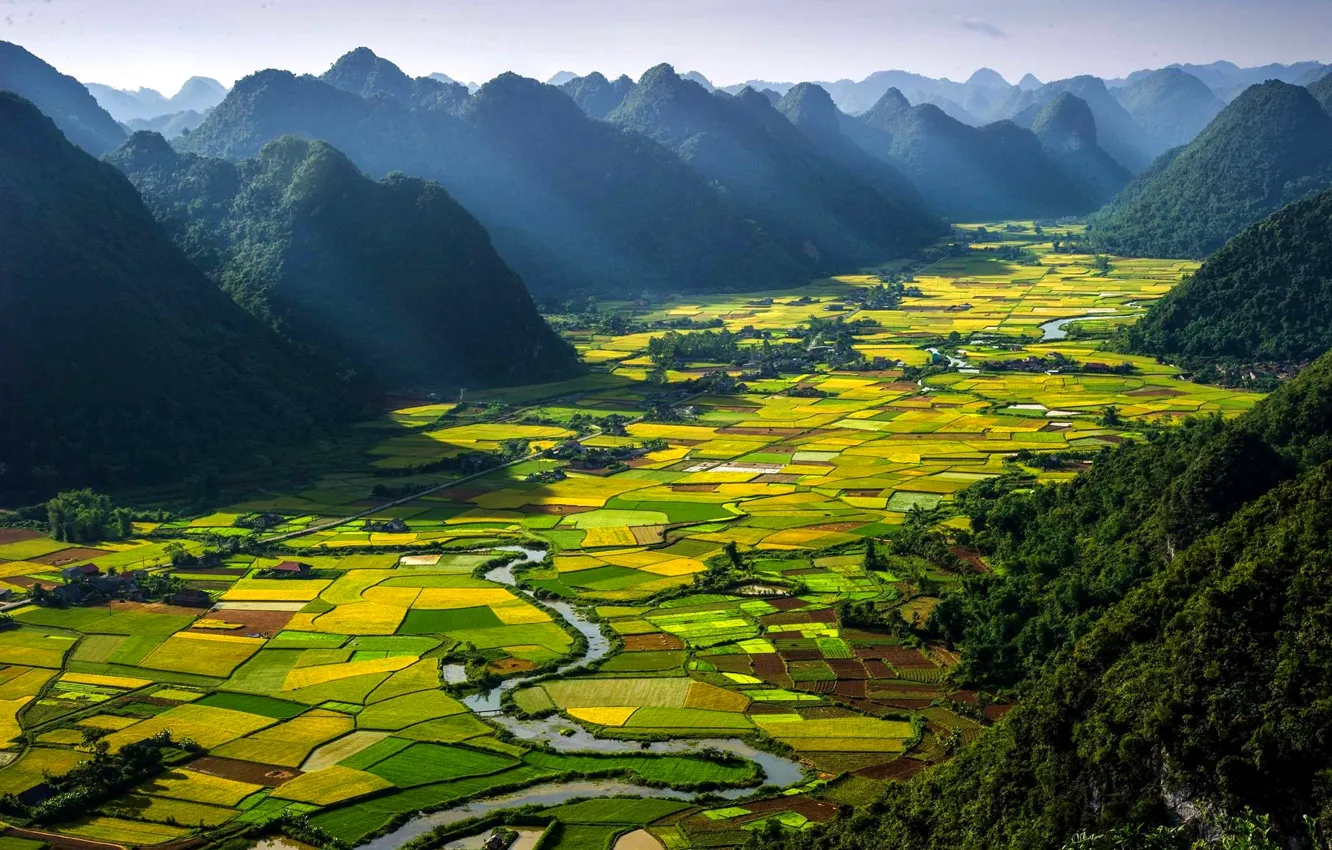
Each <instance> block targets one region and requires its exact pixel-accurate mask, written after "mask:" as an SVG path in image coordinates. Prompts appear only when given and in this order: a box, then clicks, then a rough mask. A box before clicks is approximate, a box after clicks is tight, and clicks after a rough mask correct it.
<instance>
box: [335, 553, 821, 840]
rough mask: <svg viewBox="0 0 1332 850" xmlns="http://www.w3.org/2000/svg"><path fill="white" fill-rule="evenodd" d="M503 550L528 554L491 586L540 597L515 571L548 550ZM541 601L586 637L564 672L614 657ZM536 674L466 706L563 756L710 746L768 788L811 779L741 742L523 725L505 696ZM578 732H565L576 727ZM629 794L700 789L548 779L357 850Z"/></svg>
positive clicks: (678, 795) (554, 721) (597, 633)
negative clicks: (742, 762)
mask: <svg viewBox="0 0 1332 850" xmlns="http://www.w3.org/2000/svg"><path fill="white" fill-rule="evenodd" d="M497 551H502V552H515V553H517V554H518V555H520V556H521V557H519V558H518V559H517V560H515V561H510V562H509V563H507V564H505V565H504V566H501V567H496V568H494V569H492V570H490V571H488V572H487V573H486V574H485V575H484V576H483V577H484V578H485V579H486V580H487V581H493V582H496V583H497V584H503V585H506V586H508V587H511V588H513V589H514V590H515V591H516V592H518V593H521V594H523V595H525V596H527V597H529V598H535V597H534V596H533V594H531V593H529V592H528V591H526V590H523V589H522V588H520V587H518V581H517V579H516V578H514V574H513V572H514V569H515V568H516V567H519V566H521V565H523V564H534V563H540V562H541V561H542V560H544V559H545V557H546V553H545V551H544V550H542V549H530V548H527V547H522V546H501V547H497ZM541 604H543V605H545V606H546V607H548V608H550V609H551V610H553V611H555V612H556V613H558V614H559V615H560V616H561V617H563V618H564V619H565V621H567V622H568V623H569V625H571V626H573V627H574V628H575V629H577V630H578V631H579V633H581V634H582V635H583V636H584V637H585V638H587V651H586V652H585V653H584V654H583V655H582V656H581V657H580V658H577V659H574V660H573V661H570V662H569V663H567V664H565V665H563V666H561V667H560V668H559V672H560V673H567V672H570V671H573V670H577V669H579V668H580V667H583V666H586V665H587V664H590V663H591V662H593V661H597V660H600V659H602V658H605V657H606V656H607V655H609V654H610V651H611V644H610V641H609V640H607V639H606V636H605V635H604V634H602V633H601V627H600V626H598V625H597V624H596V623H594V622H592V621H591V620H589V619H587V618H586V617H584V616H583V615H582V613H580V612H579V610H578V609H577V608H575V607H574V606H573V605H571V604H569V603H568V602H564V601H562V600H547V599H543V600H541ZM533 678H536V677H535V676H523V677H518V678H513V679H506V680H505V681H504V682H503V683H502V684H501V685H500V686H499V687H498V688H495V689H494V690H492V691H490V692H488V693H479V694H472V695H471V696H468V697H464V698H463V700H462V702H463V703H464V704H465V705H466V706H467V707H468V708H470V709H471V710H472V711H474V712H476V713H478V714H482V715H484V716H485V717H486V719H487V720H489V721H490V722H492V723H494V724H496V725H498V726H501V727H503V728H505V729H507V730H509V731H510V732H512V733H513V735H514V737H516V738H518V739H519V740H522V741H533V742H538V743H542V744H545V745H546V746H548V747H550V748H551V749H553V750H556V751H558V752H597V753H644V752H650V753H690V752H697V751H699V750H702V749H704V748H712V749H717V750H723V751H725V752H728V753H734V754H735V755H738V756H741V757H743V758H747V759H749V760H750V761H752V762H755V763H756V764H758V765H759V766H760V767H762V768H763V772H764V776H765V777H766V778H765V780H764V781H765V783H766V784H768V785H774V786H777V787H780V788H785V787H787V786H789V785H794V784H796V783H797V782H799V781H801V779H802V778H803V777H804V770H803V769H802V768H801V766H800V763H799V762H796V761H793V760H791V759H788V758H783V757H782V756H777V755H773V754H772V753H767V752H764V751H763V750H760V749H757V748H756V747H754V746H752V745H750V744H748V743H746V742H745V741H743V740H741V739H739V738H705V739H697V740H676V741H653V742H652V743H651V744H649V745H648V746H646V747H644V746H643V745H642V743H641V742H638V741H619V740H615V739H612V738H598V737H596V736H595V735H593V734H592V733H590V732H588V731H587V730H586V729H585V728H583V727H582V726H580V725H578V724H575V723H572V722H570V721H569V720H566V719H565V718H563V717H560V716H559V715H555V716H552V717H546V718H542V719H540V720H521V719H519V718H517V717H511V716H509V715H506V714H503V713H501V712H500V697H501V695H502V694H503V693H504V692H505V691H511V690H513V689H514V688H518V687H522V686H523V685H525V684H527V683H528V682H529V681H531V680H532V679H533ZM571 729H572V730H573V734H566V733H567V732H568V731H569V730H571ZM753 791H754V789H753V788H727V789H725V790H723V791H718V792H713V793H714V794H717V795H718V796H721V797H724V798H726V799H732V800H733V799H737V798H739V797H743V796H745V795H747V794H751V793H753ZM616 795H626V796H635V797H659V798H665V799H671V800H691V799H693V798H694V797H695V796H696V795H695V794H694V793H693V792H686V791H676V790H674V789H671V788H649V787H647V786H645V785H635V784H633V783H632V782H625V781H622V780H617V779H603V780H577V781H572V782H543V783H541V784H539V785H533V786H532V787H530V788H525V789H522V790H520V791H514V792H511V793H507V794H500V795H496V796H494V797H482V798H480V799H477V800H473V801H472V802H470V803H464V804H462V805H460V806H455V807H454V808H451V809H445V810H444V811H440V812H435V813H433V814H428V815H419V816H417V817H415V818H412V819H411V820H410V821H408V822H407V823H405V824H403V825H402V826H400V827H398V828H397V829H396V830H394V831H393V832H391V833H389V834H387V835H383V836H380V837H379V838H376V839H373V840H371V841H368V842H366V843H365V844H362V845H361V846H360V848H358V850H395V848H398V847H401V846H402V845H403V844H405V843H406V842H408V841H410V840H412V839H413V838H417V837H419V836H421V835H424V834H425V833H427V832H429V831H430V830H432V829H434V828H436V827H439V826H447V825H449V824H454V823H458V822H459V821H462V820H466V819H468V818H473V817H477V816H479V815H486V814H490V813H492V812H498V811H501V810H503V809H512V808H517V807H519V806H526V805H539V806H553V805H558V804H560V803H564V802H567V801H569V800H572V799H574V798H576V797H611V796H616Z"/></svg>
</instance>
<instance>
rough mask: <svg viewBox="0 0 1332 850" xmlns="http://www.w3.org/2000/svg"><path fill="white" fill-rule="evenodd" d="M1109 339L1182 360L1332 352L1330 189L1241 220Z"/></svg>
mask: <svg viewBox="0 0 1332 850" xmlns="http://www.w3.org/2000/svg"><path fill="white" fill-rule="evenodd" d="M1116 343H1117V345H1118V346H1119V347H1121V348H1125V349H1127V350H1130V351H1137V352H1141V353H1145V354H1156V355H1159V356H1162V357H1170V358H1172V359H1176V360H1178V361H1179V362H1182V363H1183V364H1184V365H1185V366H1186V367H1188V368H1199V367H1202V366H1203V365H1205V364H1208V363H1211V362H1213V361H1217V360H1221V361H1231V362H1238V363H1250V362H1253V361H1274V362H1277V363H1298V362H1301V361H1304V360H1310V359H1313V358H1315V357H1317V356H1318V355H1319V354H1321V353H1322V352H1324V351H1328V350H1332V190H1328V191H1323V192H1320V193H1319V194H1317V195H1314V196H1313V197H1311V198H1306V199H1305V200H1303V201H1298V202H1296V203H1294V204H1291V205H1290V206H1288V207H1285V208H1284V209H1282V210H1280V211H1279V212H1277V213H1275V214H1273V215H1271V216H1270V217H1268V218H1266V219H1264V220H1263V221H1260V222H1258V223H1257V224H1254V225H1252V226H1250V227H1248V228H1246V229H1245V230H1244V232H1242V233H1241V234H1239V235H1238V236H1236V237H1235V238H1234V239H1231V240H1230V241H1229V242H1227V243H1226V245H1225V247H1223V248H1222V249H1221V250H1220V251H1217V252H1216V253H1215V254H1213V255H1212V256H1211V257H1210V258H1208V260H1207V262H1206V263H1204V264H1203V266H1202V268H1201V269H1199V270H1198V271H1197V272H1196V273H1195V274H1194V275H1193V276H1192V277H1191V278H1189V279H1188V280H1186V281H1184V282H1183V283H1182V284H1180V285H1179V286H1177V287H1176V288H1174V289H1172V290H1171V291H1170V292H1169V293H1167V294H1166V296H1165V297H1164V298H1162V299H1161V300H1160V301H1158V302H1156V303H1155V304H1153V305H1152V306H1151V309H1149V310H1148V311H1147V315H1146V316H1144V317H1143V318H1142V320H1141V321H1139V322H1138V323H1136V324H1134V325H1132V326H1130V327H1127V328H1125V329H1123V330H1122V331H1120V333H1119V337H1118V339H1117V340H1116Z"/></svg>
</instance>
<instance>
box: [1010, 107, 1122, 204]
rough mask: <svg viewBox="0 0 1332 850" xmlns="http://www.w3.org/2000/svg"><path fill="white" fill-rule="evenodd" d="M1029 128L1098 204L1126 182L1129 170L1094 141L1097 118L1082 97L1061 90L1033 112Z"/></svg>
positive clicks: (1056, 160)
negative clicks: (1036, 112)
mask: <svg viewBox="0 0 1332 850" xmlns="http://www.w3.org/2000/svg"><path fill="white" fill-rule="evenodd" d="M1031 131H1032V132H1033V133H1035V134H1036V138H1038V139H1040V140H1041V146H1042V147H1044V148H1045V150H1046V152H1047V153H1049V154H1050V156H1051V158H1052V159H1053V160H1054V162H1055V164H1056V165H1057V166H1059V168H1060V170H1061V171H1063V172H1064V174H1065V175H1067V176H1068V177H1069V178H1070V179H1071V180H1073V181H1074V182H1076V183H1077V184H1078V185H1079V186H1081V187H1082V188H1083V191H1084V192H1085V194H1086V195H1087V197H1088V198H1090V199H1091V200H1092V201H1093V202H1094V203H1095V204H1096V205H1097V206H1100V205H1101V204H1104V203H1105V202H1106V201H1109V200H1110V199H1111V198H1113V197H1114V196H1115V195H1116V194H1118V193H1119V191H1120V190H1121V189H1123V188H1124V186H1125V185H1127V184H1128V182H1129V179H1130V175H1129V172H1128V169H1126V168H1124V166H1122V165H1120V164H1119V163H1118V162H1116V161H1115V160H1114V158H1112V157H1111V156H1110V155H1109V154H1108V153H1106V152H1105V151H1104V150H1102V149H1101V146H1100V145H1099V144H1097V134H1096V119H1095V118H1094V117H1093V116H1092V111H1091V107H1089V106H1088V105H1087V103H1086V101H1084V100H1083V99H1082V98H1080V97H1076V96H1074V95H1071V94H1069V93H1068V92H1062V93H1061V94H1060V95H1059V96H1058V97H1056V98H1055V99H1054V100H1052V101H1050V103H1049V104H1048V105H1047V106H1046V107H1045V108H1044V109H1042V110H1041V111H1040V113H1039V114H1037V115H1036V117H1035V119H1034V120H1033V121H1032V125H1031Z"/></svg>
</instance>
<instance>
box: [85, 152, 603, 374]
mask: <svg viewBox="0 0 1332 850" xmlns="http://www.w3.org/2000/svg"><path fill="white" fill-rule="evenodd" d="M108 161H110V162H111V163H112V164H113V165H116V166H117V167H119V168H120V169H121V170H122V171H124V172H125V173H126V175H128V176H129V178H130V180H131V181H132V182H133V183H134V184H135V186H136V187H137V188H138V189H139V190H140V191H141V192H142V193H143V194H144V197H145V198H146V199H147V201H148V203H149V205H150V206H151V207H152V208H153V210H154V212H155V214H156V215H157V217H158V218H159V220H161V221H162V223H163V225H164V227H166V229H167V231H168V232H169V233H171V235H172V236H173V237H174V239H175V240H176V243H177V244H178V245H180V247H181V248H182V249H183V250H184V251H185V252H186V253H187V254H188V255H189V256H190V258H191V259H193V260H194V261H195V262H196V264H198V265H199V266H200V267H201V268H202V269H203V271H204V272H205V273H207V274H208V276H209V277H210V278H212V279H213V280H214V281H216V282H217V283H219V284H220V285H221V286H222V288H223V289H224V290H226V291H227V293H228V294H230V295H231V297H232V298H233V299H235V300H236V302H237V303H238V304H240V305H242V306H244V307H245V308H246V309H248V310H249V311H250V312H251V313H254V314H255V315H256V316H258V317H259V318H261V319H263V320H264V321H265V322H267V323H269V324H270V325H272V326H273V327H274V329H275V330H277V331H278V332H279V333H281V334H283V335H284V336H286V337H287V338H288V339H289V340H291V341H292V342H294V343H296V344H297V345H299V346H302V347H304V348H307V349H309V350H310V351H311V352H312V353H314V354H317V355H319V356H321V357H323V358H324V359H326V360H328V361H330V362H331V363H333V364H335V365H336V366H337V367H338V369H339V370H340V371H348V370H350V371H353V372H355V373H357V374H360V375H363V376H366V377H368V378H370V379H371V380H373V381H374V382H376V384H377V385H378V386H379V387H381V388H385V389H401V388H403V387H411V386H433V387H439V386H444V385H447V384H450V383H453V384H457V385H462V386H481V385H488V384H496V383H510V384H512V383H535V382H539V381H543V380H554V379H558V378H561V377H566V376H568V375H569V374H571V373H573V372H574V371H576V369H577V362H576V358H575V356H574V353H573V351H572V349H570V348H569V346H568V345H567V344H566V343H565V342H563V341H562V340H561V339H560V338H559V337H558V336H557V335H556V334H555V333H554V331H552V330H551V329H550V328H549V327H548V326H547V325H546V324H545V322H544V321H542V319H541V317H540V316H539V315H537V312H536V308H535V306H534V305H533V304H532V300H531V297H530V296H529V295H528V293H527V291H526V289H525V288H524V287H523V283H522V281H521V280H520V279H519V278H518V276H517V275H516V274H515V273H514V272H513V271H512V270H511V269H510V268H509V267H508V266H507V265H505V263H504V261H503V260H501V259H500V258H499V256H498V255H497V254H496V253H495V250H494V248H493V247H492V246H491V244H490V237H489V236H488V235H487V233H486V231H485V229H484V228H483V227H482V226H481V225H480V224H479V223H478V222H477V221H476V219H474V218H473V217H472V216H471V215H470V214H468V212H467V211H466V210H464V209H463V208H462V207H461V206H459V205H458V204H457V203H456V202H455V201H454V200H453V199H452V198H451V197H449V195H448V193H446V192H445V191H444V190H443V189H441V188H440V186H439V185H438V184H436V183H429V182H426V181H424V180H418V179H414V178H409V177H404V176H402V175H400V174H395V175H391V176H389V177H387V178H385V179H384V180H382V181H379V182H377V183H376V182H375V181H372V180H370V179H368V178H367V177H365V175H363V174H362V173H361V172H360V171H359V170H357V168H356V166H354V165H353V164H352V163H351V162H350V161H349V160H348V159H347V158H346V157H345V156H344V155H343V154H342V153H341V152H339V151H337V150H335V149H334V148H332V147H330V146H329V145H327V144H325V143H323V142H308V141H304V140H300V139H295V138H291V137H287V138H283V139H280V140H278V141H276V142H272V143H270V144H268V145H266V146H265V147H264V148H263V149H262V150H261V151H260V152H259V155H258V156H257V157H255V158H254V159H252V160H247V161H245V162H242V163H239V164H237V165H233V164H231V163H229V162H226V161H224V160H217V159H210V158H207V157H200V156H196V155H193V154H184V155H182V154H177V153H175V152H174V151H173V150H172V149H171V148H170V146H169V145H167V144H166V142H165V141H164V140H163V139H162V137H161V136H157V135H155V134H150V133H137V134H135V135H134V136H133V137H132V138H131V139H130V141H129V142H127V143H126V144H125V146H124V147H122V148H121V149H119V150H117V151H115V152H114V153H113V154H111V155H110V156H109V157H108Z"/></svg>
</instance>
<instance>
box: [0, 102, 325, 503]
mask: <svg viewBox="0 0 1332 850" xmlns="http://www.w3.org/2000/svg"><path fill="white" fill-rule="evenodd" d="M89 97H91V95H89ZM0 279H3V280H4V282H5V283H4V286H0V316H4V321H5V333H3V334H0V357H3V358H4V362H5V363H6V364H7V366H6V368H5V369H4V370H0V407H3V409H4V410H5V427H4V428H2V429H0V464H2V465H3V468H4V469H5V475H4V476H3V477H2V478H0V490H3V491H4V492H5V496H6V501H7V502H8V501H9V499H10V497H15V498H19V497H25V496H26V497H32V496H40V495H42V494H45V493H49V492H51V491H53V490H56V489H61V488H67V487H75V486H89V485H92V486H99V487H103V486H105V487H120V486H126V485H132V484H143V483H152V482H160V481H164V480H176V481H179V480H183V479H184V478H185V477H186V476H193V475H199V474H200V473H202V472H204V471H205V470H207V469H210V468H218V467H220V466H222V465H225V464H245V465H246V466H249V465H253V464H254V463H255V461H256V460H257V459H259V458H260V457H262V456H272V453H273V452H274V450H275V449H276V448H278V447H281V446H284V445H291V444H294V443H297V442H300V441H303V440H306V439H308V438H310V437H311V436H312V435H314V434H315V433H317V432H318V431H319V430H321V428H323V427H324V426H325V425H326V424H327V423H330V422H335V421H337V419H338V418H339V417H340V416H342V415H344V414H346V413H347V412H348V410H347V406H346V404H345V399H346V393H345V391H344V390H343V389H341V388H340V386H339V385H336V384H335V383H334V382H333V381H332V380H331V379H330V378H328V377H327V374H328V373H326V372H322V371H318V370H316V369H315V368H314V365H313V364H311V363H310V362H308V361H307V360H306V359H304V358H302V357H300V356H299V355H298V354H297V353H296V352H295V351H293V350H292V349H291V348H290V347H289V346H288V345H286V344H285V343H284V342H283V341H282V340H281V339H279V338H278V337H277V336H276V335H275V334H273V333H272V332H271V331H270V330H269V329H268V328H266V327H264V325H263V324H261V323H260V322H258V321H257V320H255V319H254V317H253V316H251V315H249V314H248V313H246V312H245V311H244V310H242V309H241V308H240V307H238V306H237V305H236V304H235V303H233V302H232V301H231V299H230V298H228V297H227V296H226V295H225V294H224V293H223V292H222V291H221V290H219V289H218V288H217V287H216V286H214V285H213V284H212V283H211V282H210V281H209V280H208V279H207V278H205V277H204V275H203V274H202V273H200V272H199V270H198V269H196V268H195V267H194V266H193V265H192V264H191V263H190V261H189V260H188V259H186V257H185V255H184V254H182V253H181V252H180V251H179V250H178V249H177V248H176V247H175V246H174V245H172V243H171V240H170V239H169V238H168V237H167V236H166V234H165V233H164V232H163V231H162V229H161V228H160V227H159V226H158V225H157V223H156V222H155V221H154V220H153V217H152V214H151V213H149V211H148V209H147V208H146V207H145V206H144V204H143V202H142V201H141V200H140V198H139V194H138V192H137V191H135V189H134V187H133V186H132V185H131V184H130V182H129V181H128V180H127V179H126V178H125V177H124V176H123V175H121V174H120V172H118V171H117V170H116V169H115V168H114V167H112V166H111V165H108V164H106V163H102V162H98V161H97V160H95V159H93V158H92V157H91V156H89V155H88V154H87V153H86V152H84V151H82V150H79V149H77V148H75V147H74V146H73V145H71V144H70V143H69V142H68V141H66V140H65V138H64V137H63V136H62V135H61V133H60V131H59V130H58V129H57V126H56V125H55V124H54V123H53V122H52V121H51V120H50V119H48V118H46V117H45V116H44V115H42V114H41V113H40V112H39V111H38V110H37V108H36V107H35V106H34V105H33V104H31V103H29V102H28V101H25V100H23V99H22V98H20V97H18V96H16V95H13V94H9V93H0ZM214 464H215V465H217V466H213V465H214Z"/></svg>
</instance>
